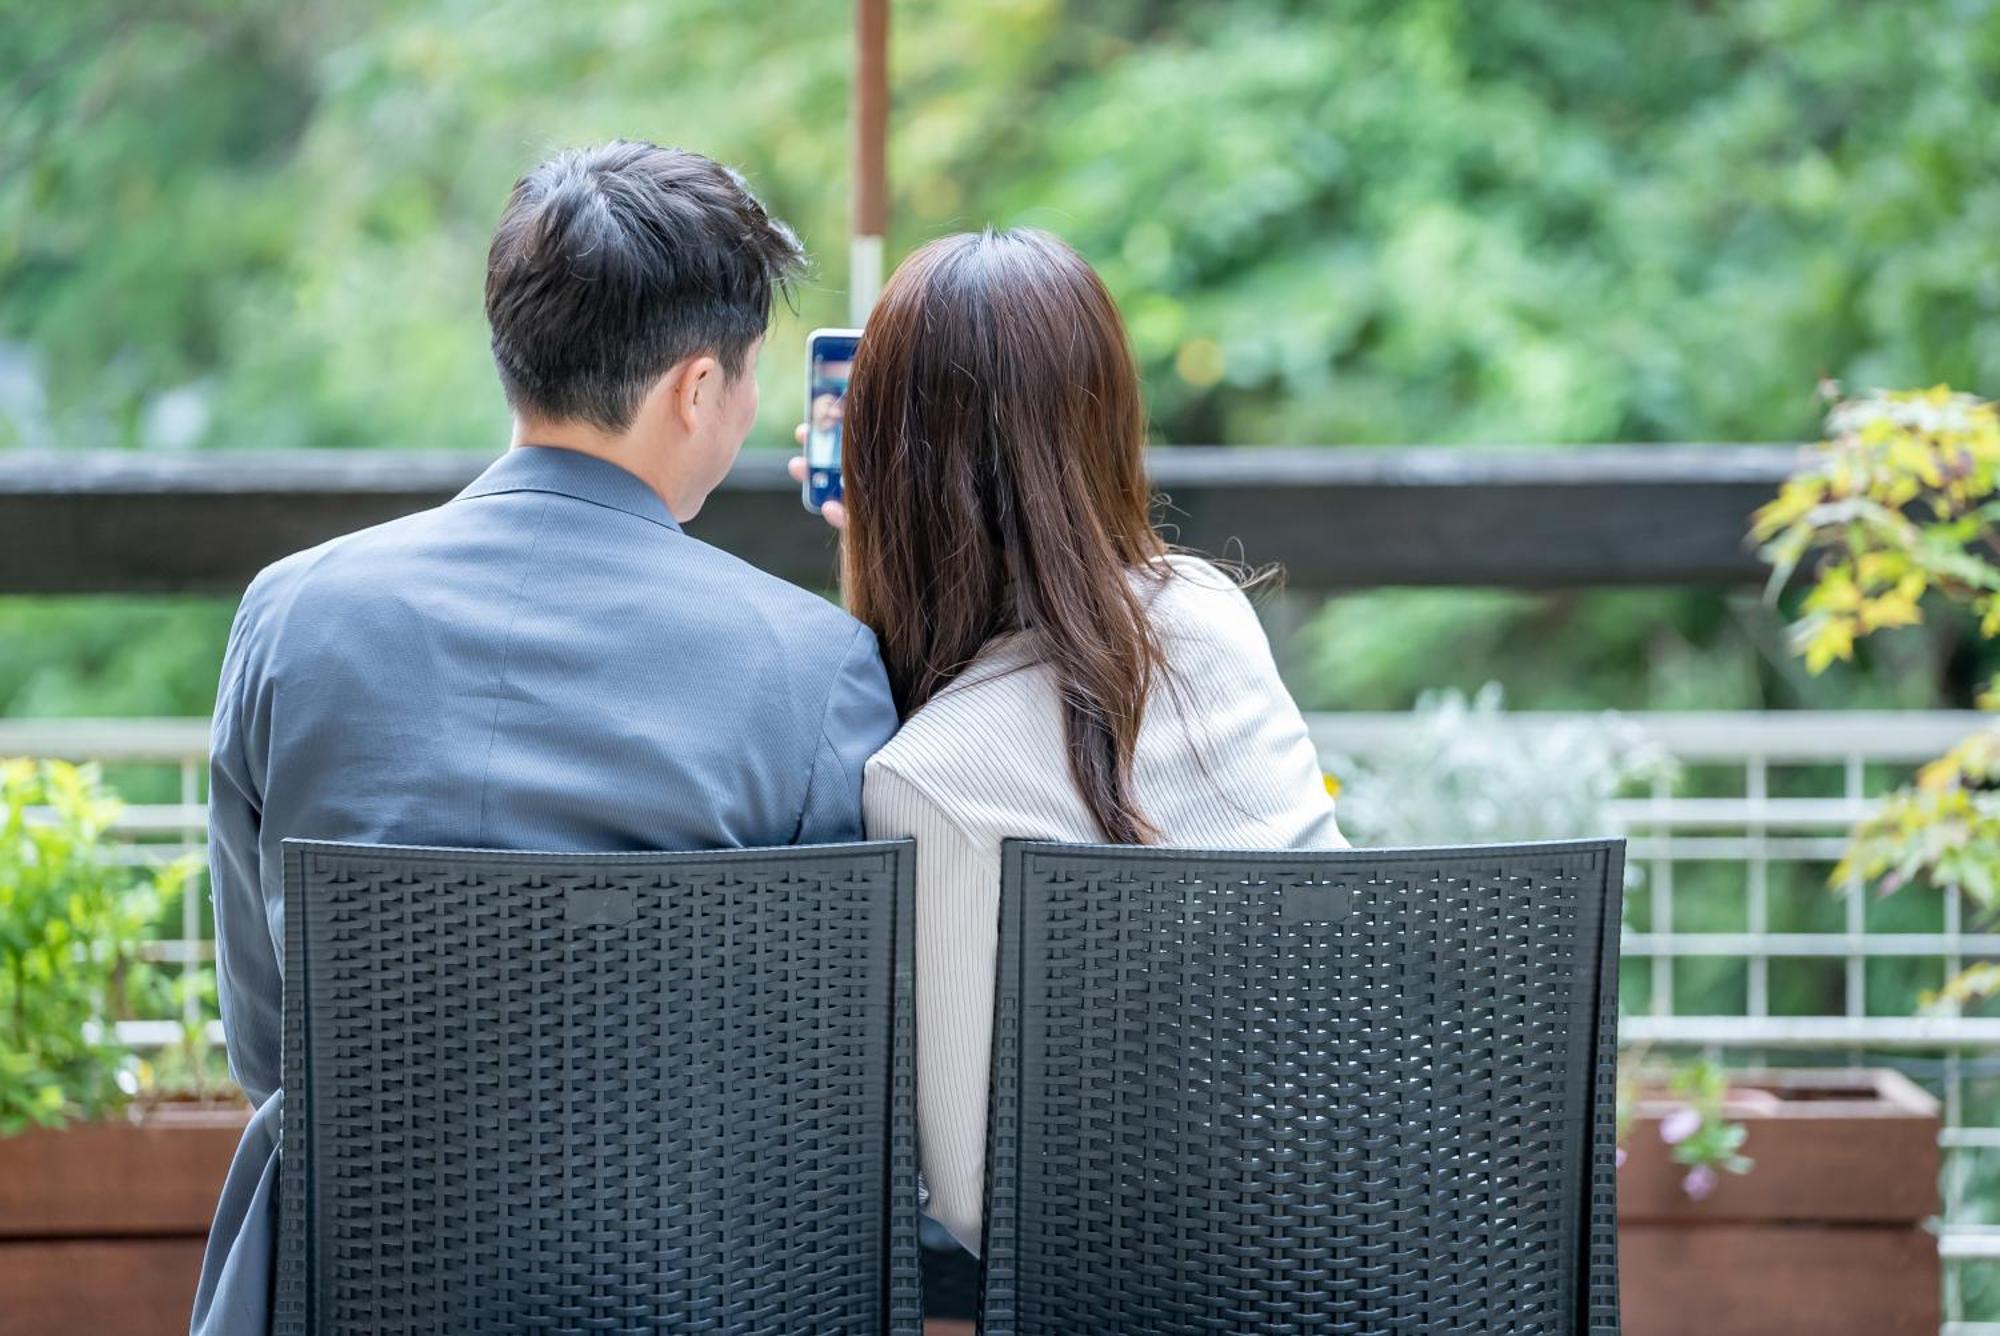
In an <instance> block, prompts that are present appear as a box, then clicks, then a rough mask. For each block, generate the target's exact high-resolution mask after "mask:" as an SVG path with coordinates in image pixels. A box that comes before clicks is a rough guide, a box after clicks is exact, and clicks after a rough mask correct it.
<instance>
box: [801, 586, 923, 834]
mask: <svg viewBox="0 0 2000 1336" xmlns="http://www.w3.org/2000/svg"><path fill="white" fill-rule="evenodd" d="M896 723H897V720H896V704H895V701H894V700H893V699H892V698H891V697H890V695H889V675H888V674H887V673H886V672H884V671H883V669H882V656H881V654H880V653H878V652H877V651H876V648H875V634H874V632H872V631H870V630H869V629H868V628H867V627H865V626H859V627H856V628H855V631H854V639H853V640H852V641H851V642H850V643H849V644H848V647H847V652H846V654H845V655H844V656H843V657H842V659H841V663H840V667H839V669H838V670H837V671H836V672H835V674H834V680H833V685H832V688H831V689H830V690H829V691H828V692H827V698H826V710H825V712H824V715H823V717H822V719H821V723H820V733H819V741H818V744H817V746H816V748H815V750H814V753H813V763H812V775H811V777H810V778H809V779H808V780H807V782H806V801H805V809H804V810H803V811H802V812H801V813H800V814H799V828H798V833H797V834H796V835H794V836H793V837H792V842H793V843H795V844H838V843H841V842H843V841H846V840H858V839H860V838H862V835H861V772H862V767H863V766H865V765H866V764H867V763H868V758H869V757H871V756H873V755H874V754H875V753H876V752H878V751H880V750H881V749H882V744H883V743H885V742H887V741H888V740H889V737H890V735H891V734H893V733H894V732H895V731H896Z"/></svg>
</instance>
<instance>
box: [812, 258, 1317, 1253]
mask: <svg viewBox="0 0 2000 1336" xmlns="http://www.w3.org/2000/svg"><path fill="white" fill-rule="evenodd" d="M1145 434H1146V422H1145V410H1144V406H1143V403H1142V401H1141V398H1140V392H1139V378H1138V374H1137V372H1136V370H1135V369H1134V367H1133V364H1132V357H1131V352H1130V350H1129V348H1128V347H1127V345H1126V340H1125V328H1124V324H1123V322H1122V321H1121V320H1120V318H1119V315H1118V309H1117V306H1116V305H1115V304H1114V303H1113V301H1112V299H1111V295H1110V293H1108V292H1107V291H1106V290H1105V288H1104V285H1103V283H1102V282H1101V281H1100V280H1099V279H1098V277H1097V275H1096V273H1095V272H1093V271H1092V269H1091V268H1090V266H1089V265H1088V264H1086V263H1085V262H1084V261H1083V259H1082V258H1081V257H1080V256H1078V255H1077V253H1076V252H1075V251H1073V250H1071V249H1070V248H1069V247H1068V246H1066V245H1064V244H1063V243H1062V242H1060V241H1058V240H1056V239H1055V238H1054V237H1052V236H1049V235H1047V234H1046V233H1042V232H1036V231H1026V230H1022V231H1012V232H995V231H991V230H988V231H986V232H982V233H965V234H962V235H959V236H951V237H945V238H942V239H940V240H938V241H934V242H932V243H931V244H929V245H928V246H925V247H924V248H923V249H922V250H920V251H918V252H917V253H916V254H914V255H912V256H911V257H910V258H909V259H908V260H907V261H905V262H904V263H903V265H902V266H901V267H900V268H899V269H897V271H896V273H895V275H894V276H893V277H892V278H891V279H890V280H889V283H888V285H887V287H886V288H885V289H884V290H883V293H882V297H881V301H880V303H879V304H878V305H877V306H876V308H875V310H874V313H873V314H872V315H871V316H870V317H869V320H868V328H867V331H866V333H865V334H864V335H863V336H862V339H861V344H860V348H859V350H858V351H857V353H856V355H855V359H854V368H853V377H852V380H851V381H850V382H849V386H848V397H847V406H846V440H845V442H844V444H843V451H842V453H843V473H844V476H843V483H844V489H845V492H846V498H847V504H846V511H845V515H844V517H840V518H844V527H845V530H846V538H845V541H844V543H843V545H842V553H843V559H842V566H843V572H844V577H843V578H844V584H845V592H846V597H847V602H848V606H849V608H850V609H851V610H852V611H853V613H854V615H855V616H856V617H858V618H860V619H861V620H862V621H863V622H864V623H866V624H867V625H868V626H869V627H870V628H872V629H873V630H874V632H875V635H876V637H877V639H878V640H879V642H880V644H881V650H882V660H883V663H884V664H885V665H886V667H887V668H888V673H889V684H890V688H891V690H892V692H893V693H894V695H895V699H896V704H897V707H898V709H899V710H900V712H901V714H902V717H903V720H904V723H903V727H902V730H901V732H899V733H898V734H897V735H896V736H895V737H894V738H893V739H892V740H891V741H890V742H889V744H888V746H887V747H885V748H884V749H883V750H882V751H880V752H878V753H877V754H876V755H875V757H874V759H873V760H871V761H870V762H869V763H868V767H867V772H866V776H865V780H864V784H863V789H862V808H863V812H864V815H865V819H866V822H867V828H868V834H869V836H870V837H871V838H880V839H890V838H900V837H904V836H914V837H915V838H916V840H917V920H918V921H917V1055H918V1062H917V1098H918V1119H919V1128H920V1140H921V1144H922V1156H923V1167H924V1172H925V1178H926V1180H927V1182H928V1184H929V1187H930V1190H931V1200H930V1211H931V1214H932V1215H933V1216H934V1217H935V1218H936V1219H937V1220H938V1221H940V1222H941V1223H942V1224H943V1225H944V1226H945V1227H946V1228H947V1229H949V1230H950V1231H951V1232H952V1234H953V1235H954V1236H955V1237H957V1238H958V1239H959V1241H960V1242H962V1243H964V1244H965V1245H966V1246H967V1247H968V1248H971V1249H972V1250H973V1251H975V1252H977V1251H978V1249H979V1230H980V1220H981V1215H982V1211H981V1207H982V1201H981V1195H982V1185H983V1166H984V1156H985V1133H986V1096H987V1058H988V1052H989V1048H990V1043H991V1026H992V1006H993V970H994V954H995V949H996V942H997V926H998V917H999V916H998V908H997V906H998V896H999V882H1000V842H1001V841H1002V840H1004V839H1008V838H1027V839H1044V840H1077V841H1100V840H1101V841H1112V842H1117V843H1161V844H1170V845H1184V846H1197V847H1204V848H1308V847H1327V846H1337V845H1341V844H1343V843H1345V841H1343V840H1342V839H1341V836H1340V831H1339V829H1338V828H1337V827H1336V825H1335V824H1334V816H1333V803H1332V801H1331V799H1329V798H1328V796H1327V793H1326V789H1325V786H1324V784H1323V782H1322V780H1321V777H1320V771H1319V765H1318V760H1317V758H1316V756H1315V753H1314V750H1313V745H1312V742H1311V740H1310V738H1309V737H1308V736H1307V732H1306V725H1305V721H1304V720H1303V719H1302V718H1301V717H1300V715H1299V711H1298V707H1297V706H1296V705H1294V704H1293V702H1292V698H1291V696H1290V695H1289V694H1287V692H1286V690H1285V687H1284V684H1283V683H1282V682H1281V681H1280V680H1279V677H1278V670H1277V666H1276V665H1275V664H1274V663H1273V661H1272V656H1271V649H1270V645H1269V644H1268V642H1267V641H1266V639H1265V637H1264V632H1263V628H1262V627H1261V626H1260V624H1259V623H1258V621H1257V617H1256V614H1255V613H1254V612H1253V611H1252V610H1251V606H1250V603H1249V601H1248V600H1247V599H1246V598H1245V597H1244V595H1243V593H1242V591H1241V590H1240V589H1239V588H1238V587H1237V586H1236V584H1235V583H1234V582H1233V581H1231V580H1230V579H1229V578H1228V577H1226V576H1224V575H1223V574H1222V573H1221V572H1220V571H1218V570H1216V569H1215V567H1213V566H1211V565H1209V564H1208V563H1206V562H1203V561H1200V560H1198V559H1195V558H1193V557H1188V556H1182V555H1176V554H1173V553H1171V552H1170V551H1169V549H1168V546H1167V544H1166V543H1165V542H1163V541H1162V540H1161V538H1160V536H1159V535H1158V534H1157V533H1156V532H1155V531H1154V529H1153V526H1152V522H1151V518H1150V511H1151V494H1150V492H1149V490H1148V488H1147V484H1146V475H1145Z"/></svg>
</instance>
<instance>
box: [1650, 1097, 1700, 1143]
mask: <svg viewBox="0 0 2000 1336" xmlns="http://www.w3.org/2000/svg"><path fill="white" fill-rule="evenodd" d="M1700 1130H1701V1115H1700V1114H1698V1113H1696V1112H1695V1111H1694V1110H1693V1109H1690V1108H1687V1107H1685V1106H1683V1107H1681V1108H1678V1109H1675V1110H1674V1111H1673V1112H1672V1113H1670V1114H1668V1115H1667V1116H1666V1117H1664V1118H1662V1119H1660V1140H1662V1141H1664V1142H1666V1143H1667V1144H1668V1145H1669V1146H1678V1145H1680V1144H1681V1142H1683V1141H1686V1140H1687V1139H1688V1138H1689V1137H1691V1136H1693V1135H1694V1134H1695V1133H1696V1132H1699V1131H1700Z"/></svg>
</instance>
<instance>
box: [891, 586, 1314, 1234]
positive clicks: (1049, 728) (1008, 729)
mask: <svg viewBox="0 0 2000 1336" xmlns="http://www.w3.org/2000/svg"><path fill="white" fill-rule="evenodd" d="M1169 564H1170V565H1171V568H1172V569H1171V574H1170V577H1169V578H1168V579H1166V580H1165V581H1164V582H1163V583H1161V584H1159V585H1158V586H1157V592H1156V593H1152V594H1151V602H1150V605H1149V606H1150V609H1151V616H1152V619H1153V626H1154V629H1155V631H1156V633H1157V635H1158V636H1159V639H1160V644H1161V647H1162V650H1163V652H1164V655H1165V658H1166V661H1167V665H1168V672H1169V680H1168V681H1167V682H1165V683H1162V684H1159V685H1156V687H1155V689H1154V692H1153V695H1152V698H1151V701H1150V702H1149V704H1148V706H1147V713H1146V719H1145V721H1144V723H1143V724H1142V725H1141V728H1140V734H1139V748H1138V754H1137V757H1136V758H1135V765H1134V785H1135V790H1136V793H1137V796H1138V800H1139V805H1140V808H1141V810H1142V811H1144V812H1145V814H1146V817H1147V819H1148V820H1150V821H1151V822H1152V823H1153V825H1154V826H1155V827H1156V828H1157V829H1158V830H1159V831H1160V833H1161V839H1162V842H1163V843H1165V844H1168V845H1177V846H1182V847H1192V848H1212V849H1284V848H1338V847H1341V846H1343V845H1345V844H1346V841H1345V840H1344V839H1342V838H1341V835H1340V830H1339V828H1338V827H1337V826H1336V825H1335V824H1334V817H1333V801H1332V799H1330V798H1329V797H1328V796H1327V793H1326V787H1325V783H1324V781H1323V779H1322V778H1321V775H1320V769H1319V761H1318V757H1317V756H1316V754H1315V753H1314V750H1313V745H1312V741H1311V739H1310V738H1309V737H1308V736H1307V733H1306V725H1305V720H1304V719H1303V718H1301V717H1300V715H1299V710H1298V706H1297V705H1295V704H1294V703H1293V702H1292V698H1291V695H1290V694H1289V693H1288V692H1287V691H1286V690H1285V686H1284V683H1283V682H1282V681H1280V680H1279V677H1278V669H1277V665H1276V664H1275V663H1274V662H1273V661H1272V657H1271V647H1270V644H1269V642H1268V641H1267V640H1266V639H1265V637H1264V630H1263V627H1262V626H1261V625H1260V624H1259V623H1258V621H1257V615H1256V613H1255V612H1254V611H1252V609H1251V607H1250V603H1249V600H1247V599H1246V598H1245V597H1244V596H1243V593H1242V591H1241V590H1239V589H1238V588H1237V587H1236V586H1235V584H1234V583H1233V582H1231V581H1230V580H1229V579H1228V578H1227V577H1226V576H1224V575H1223V574H1222V573H1221V572H1219V571H1217V570H1216V569H1215V568H1214V567H1212V566H1210V565H1208V564H1207V563H1206V562H1202V561H1199V560H1196V559H1194V558H1191V557H1172V558H1169ZM1144 587H1145V588H1146V589H1148V590H1152V589H1153V588H1154V587H1155V586H1154V585H1153V584H1152V582H1145V583H1144ZM1068 756H1069V753H1068V748H1067V745H1066V742H1065V740H1064V734H1063V722H1062V711H1061V705H1060V701H1059V700H1058V697H1057V694H1056V689H1055V686H1054V681H1053V678H1052V676H1051V674H1050V672H1049V670H1048V668H1047V667H1046V665H1042V664H1037V663H1035V662H1033V661H1032V659H1031V657H1030V656H1029V654H1028V653H1027V652H1026V650H1025V648H1024V647H1023V645H1022V643H1021V641H1020V640H1019V639H1018V638H1014V637H1008V638H1003V639H1002V640H999V641H996V642H994V644H992V645H991V646H989V647H988V648H987V649H986V651H985V652H983V653H982V654H981V655H980V656H979V658H978V659H977V660H975V662H974V664H973V666H972V667H971V668H970V669H968V670H967V672H966V673H965V674H964V675H963V676H962V677H960V678H959V680H958V681H956V682H954V683H953V684H952V685H951V686H950V687H949V688H947V689H946V690H945V691H943V692H940V693H939V694H938V695H937V697H936V698H934V699H933V700H932V701H931V702H930V703H929V704H928V705H926V706H925V707H924V708H923V709H921V710H919V711H918V712H917V713H916V714H915V715H913V716H911V718H910V720H909V722H908V723H906V724H904V726H903V729H902V731H901V732H899V733H898V734H896V736H895V737H894V738H892V739H891V740H890V742H889V745H888V746H886V747H884V748H883V749H882V750H881V751H880V752H878V753H876V755H875V757H874V759H872V760H871V761H869V762H868V770H867V777H866V780H865V782H864V785H863V788H862V810H863V812H864V815H865V819H866V822H867V827H868V835H869V838H871V839H898V838H903V837H913V838H914V839H915V840H916V841H917V1126H918V1135H919V1142H920V1150H921V1155H922V1161H923V1169H924V1176H925V1179H926V1180H927V1182H928V1184H929V1187H930V1192H931V1198H930V1206H929V1210H930V1213H931V1215H932V1216H933V1217H935V1218H936V1219H937V1220H938V1221H939V1222H940V1223H941V1224H943V1225H944V1226H945V1228H947V1229H949V1230H950V1231H951V1232H952V1234H953V1236H954V1237H956V1238H957V1239H958V1240H959V1241H960V1242H961V1243H963V1244H965V1245H966V1247H968V1248H970V1249H971V1250H972V1251H974V1252H975V1253H976V1252H978V1251H979V1230H980V1221H981V1218H982V1206H983V1202H982V1196H983V1191H984V1167H985V1151H986V1095H987V1076H988V1074H987V1059H988V1055H989V1051H990V1048H991V1043H992V1028H993V971H994V956H995V951H996V949H997V945H998V925H999V896H1000V842H1001V841H1002V840H1004V839H1009V838H1019V839H1039V840H1077V841H1091V840H1097V839H1099V838H1101V836H1100V834H1099V832H1098V830H1097V827H1096V825H1095V823H1094V822H1093V821H1092V820H1091V817H1090V812H1089V809H1088V808H1086V807H1085V806H1084V803H1083V799H1082V797H1081V796H1080V795H1079V794H1078V793H1077V790H1076V785H1075V782H1074V781H1073V780H1072V779H1071V778H1070V772H1069V760H1068Z"/></svg>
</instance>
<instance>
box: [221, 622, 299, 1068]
mask: <svg viewBox="0 0 2000 1336" xmlns="http://www.w3.org/2000/svg"><path fill="white" fill-rule="evenodd" d="M249 607H250V596H249V595H245V599H244V607H243V609H242V610H239V611H238V613H237V616H236V625H235V626H234V628H232V629H231V631H230V634H229V649H228V651H227V653H225V654H224V656H223V661H222V684H221V687H220V689H219V690H218V692H217V694H216V700H215V718H214V722H213V726H212V729H211V733H210V740H209V772H208V773H209V788H208V839H209V844H208V860H209V864H208V865H209V885H210V893H211V895H212V897H213V899H214V903H215V959H216V992H217V996H218V999H219V1000H220V1002H221V1004H222V1033H223V1037H224V1039H225V1041H226V1042H227V1044H228V1047H229V1071H230V1074H231V1075H232V1076H234V1077H235V1078H236V1083H237V1084H238V1085H240V1086H242V1087H243V1091H244V1093H245V1094H247V1095H248V1096H249V1097H250V1099H251V1101H252V1102H253V1103H256V1104H259V1105H261V1104H262V1103H263V1102H264V1101H265V1100H267V1099H269V1098H270V1097H271V1092H272V1091H274V1090H276V1089H277V1088H278V1083H279V1073H280V1071H281V1070H282V1069H281V1067H280V1065H279V1041H280V1036H281V1029H280V1025H281V1021H282V1019H283V1010H284V983H283V979H282V977H281V969H282V965H281V962H280V961H279V959H278V949H277V937H276V936H275V934H274V932H273V928H272V923H271V919H270V915H269V910H268V909H267V907H266V905H265V902H264V882H263V875H262V864H261V858H260V855H259V852H258V847H259V839H260V836H261V834H262V829H263V822H262V807H263V800H262V794H261V786H260V784H259V783H258V782H257V780H256V778H255V770H254V768H253V766H252V764H251V758H252V756H253V755H255V754H256V752H255V746H256V739H257V737H258V736H260V735H261V734H262V733H263V731H264V730H263V728H262V726H261V725H260V724H259V723H258V721H257V720H256V719H255V718H253V715H252V710H253V707H254V706H255V704H256V701H257V697H258V692H257V691H256V689H255V685H254V683H252V682H250V681H249V680H247V679H249V678H250V677H251V676H252V669H251V666H250V664H249V662H248V661H249V659H250V658H251V657H252V655H251V649H252V646H251V643H250V642H251V641H252V639H253V638H254V636H255V630H254V627H253V625H252V622H253V619H252V618H251V616H250V615H249Z"/></svg>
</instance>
